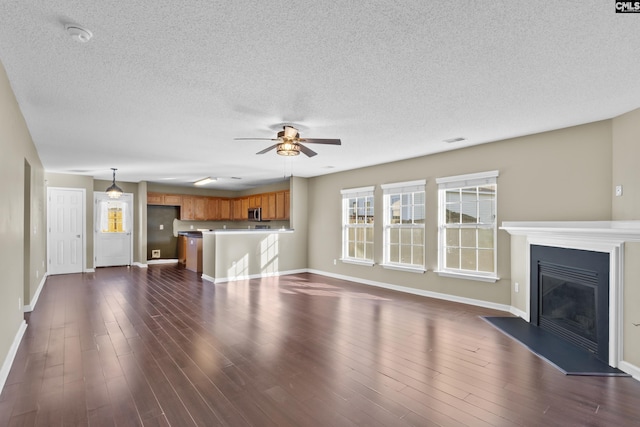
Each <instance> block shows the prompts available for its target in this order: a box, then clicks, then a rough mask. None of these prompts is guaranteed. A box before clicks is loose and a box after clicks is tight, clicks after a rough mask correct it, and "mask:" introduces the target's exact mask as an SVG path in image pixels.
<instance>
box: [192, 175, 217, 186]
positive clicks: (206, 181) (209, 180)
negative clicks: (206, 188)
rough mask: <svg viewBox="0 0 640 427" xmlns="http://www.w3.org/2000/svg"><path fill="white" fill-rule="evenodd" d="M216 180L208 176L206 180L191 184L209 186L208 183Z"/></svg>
mask: <svg viewBox="0 0 640 427" xmlns="http://www.w3.org/2000/svg"><path fill="white" fill-rule="evenodd" d="M217 180H218V179H217V178H211V177H210V176H208V177H206V178H202V179H199V180H197V181H196V182H194V183H193V185H206V184H209V183H210V182H215V181H217Z"/></svg>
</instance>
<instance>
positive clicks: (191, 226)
mask: <svg viewBox="0 0 640 427" xmlns="http://www.w3.org/2000/svg"><path fill="white" fill-rule="evenodd" d="M189 228H190V229H192V230H193V225H190V226H189ZM225 228H226V227H225Z"/></svg>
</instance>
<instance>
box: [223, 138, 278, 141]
mask: <svg viewBox="0 0 640 427" xmlns="http://www.w3.org/2000/svg"><path fill="white" fill-rule="evenodd" d="M233 139H234V140H236V141H277V139H274V138H233Z"/></svg>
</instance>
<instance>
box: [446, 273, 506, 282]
mask: <svg viewBox="0 0 640 427" xmlns="http://www.w3.org/2000/svg"><path fill="white" fill-rule="evenodd" d="M435 273H436V274H437V275H438V276H441V277H453V278H456V279H466V280H476V281H479V282H489V283H495V282H497V281H498V280H500V278H499V277H498V276H483V275H479V274H471V273H458V272H457V271H441V270H436V271H435Z"/></svg>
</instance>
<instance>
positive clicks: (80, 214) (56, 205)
mask: <svg viewBox="0 0 640 427" xmlns="http://www.w3.org/2000/svg"><path fill="white" fill-rule="evenodd" d="M47 199H48V203H47V222H48V224H47V233H48V238H47V255H48V258H49V268H48V269H47V273H48V274H69V273H82V271H83V268H84V262H83V260H84V256H83V254H84V252H85V251H84V247H85V244H84V242H85V238H84V218H85V201H84V200H85V191H84V189H79V188H47Z"/></svg>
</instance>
